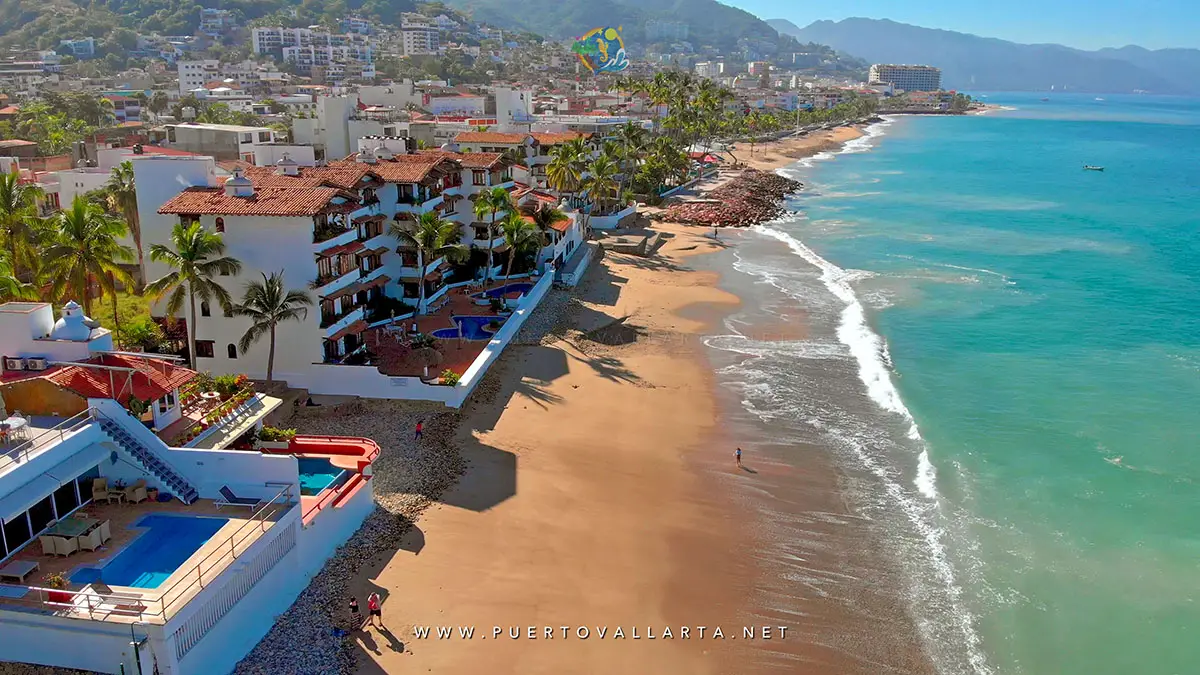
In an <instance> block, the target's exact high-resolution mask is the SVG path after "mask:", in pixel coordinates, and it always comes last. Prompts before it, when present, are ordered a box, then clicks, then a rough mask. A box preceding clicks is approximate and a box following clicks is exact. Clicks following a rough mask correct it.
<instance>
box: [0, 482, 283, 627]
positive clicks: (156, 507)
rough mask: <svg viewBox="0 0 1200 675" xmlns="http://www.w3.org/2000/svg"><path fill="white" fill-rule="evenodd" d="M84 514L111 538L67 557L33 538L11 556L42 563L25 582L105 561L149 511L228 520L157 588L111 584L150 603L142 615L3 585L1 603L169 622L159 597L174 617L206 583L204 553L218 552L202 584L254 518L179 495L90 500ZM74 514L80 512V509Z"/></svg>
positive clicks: (240, 545)
mask: <svg viewBox="0 0 1200 675" xmlns="http://www.w3.org/2000/svg"><path fill="white" fill-rule="evenodd" d="M286 511H287V508H286V507H284V506H282V505H280V506H279V507H278V508H277V509H276V511H275V513H273V514H272V515H271V516H270V517H268V518H267V519H266V520H267V522H269V523H273V522H275V521H276V520H278V518H279V517H280V516H282V515H283V514H284V513H286ZM81 512H83V513H86V514H87V517H89V518H95V519H97V520H102V521H103V520H108V521H110V523H111V528H112V539H110V540H109V541H108V542H107V543H106V544H104V546H101V547H100V548H98V549H96V550H95V551H85V550H80V551H79V552H77V553H73V554H71V555H70V556H67V557H65V558H63V557H59V556H47V555H43V554H42V547H41V543H40V542H39V541H38V540H37V539H34V540H33V541H32V542H30V543H29V544H28V545H27V546H26V547H25V548H24V549H22V550H21V552H20V553H18V554H17V555H15V556H13V558H12V560H31V561H35V562H37V563H38V568H39V569H38V571H37V572H35V573H34V574H32V575H30V577H29V578H28V580H27V581H26V583H27V585H30V586H36V587H44V586H45V582H44V581H43V577H44V576H45V575H47V574H50V573H52V572H57V573H59V574H62V575H63V576H66V577H68V579H69V578H70V575H71V573H72V572H73V571H74V570H75V569H76V568H78V567H80V566H100V565H102V564H103V563H104V561H105V560H107V559H109V558H112V557H113V556H115V555H117V554H118V553H120V552H121V550H123V549H124V548H125V547H126V546H128V545H129V543H130V542H132V541H133V540H134V539H135V538H136V537H137V536H138V535H139V534H141V533H142V532H143V531H144V530H142V529H141V528H136V527H134V523H136V522H137V521H138V520H140V519H141V518H142V517H143V516H145V515H148V514H152V513H167V514H172V513H173V514H181V515H192V516H221V517H223V518H228V519H229V522H228V523H226V524H225V525H224V526H223V527H222V528H221V529H220V530H218V531H217V533H216V534H215V535H213V537H212V538H211V539H209V540H208V541H207V542H205V544H204V545H203V546H201V547H200V548H199V550H197V551H196V552H195V553H194V554H193V555H192V556H191V557H190V558H188V559H187V561H185V562H184V563H183V565H181V566H179V568H177V569H176V570H175V572H173V573H172V574H171V576H169V577H168V578H167V579H166V580H165V581H164V582H163V583H162V584H161V585H159V587H158V588H130V587H124V586H112V588H113V590H114V591H117V592H119V593H121V594H130V595H137V596H139V602H140V603H141V604H144V605H145V607H146V608H145V610H144V613H141V614H139V613H137V612H132V611H128V610H125V611H122V612H119V613H106V612H105V611H104V610H95V609H94V610H93V611H91V612H89V611H87V610H86V609H82V608H79V609H75V608H71V607H48V606H46V605H43V604H42V603H41V602H39V601H38V599H37V598H38V594H37V593H36V592H31V593H29V594H28V597H27V598H22V597H15V598H14V597H11V595H12V591H13V588H12V587H11V586H5V587H0V590H2V591H5V593H4V594H3V595H0V607H3V606H4V605H6V604H10V603H11V604H15V605H21V606H25V607H29V606H30V605H33V606H37V607H41V608H46V609H53V610H54V613H55V614H57V615H59V616H71V617H76V618H90V619H95V620H104V621H116V622H120V623H134V622H141V623H154V624H162V623H165V621H164V620H163V617H161V616H159V613H160V612H161V607H162V605H161V604H160V601H165V602H166V603H167V605H168V615H170V614H171V613H174V612H177V611H179V610H180V609H181V608H182V607H183V605H184V603H186V601H187V600H188V599H189V598H191V597H192V596H194V595H195V594H196V593H198V592H199V591H200V590H201V589H202V587H201V586H200V585H198V584H197V583H196V581H197V580H198V578H199V577H200V575H198V574H197V572H196V565H197V564H198V563H200V561H202V560H205V556H208V555H209V554H214V553H215V554H216V555H213V556H212V557H210V558H208V559H207V560H205V564H204V571H203V574H202V577H203V581H204V583H207V582H209V581H211V580H212V579H213V578H215V577H217V576H218V575H219V574H221V572H222V571H224V570H225V568H226V567H228V566H229V563H230V562H232V560H233V558H232V557H231V556H230V555H229V554H230V550H231V546H230V538H231V537H232V536H233V535H234V534H238V532H239V529H240V528H242V526H243V525H245V524H246V523H247V522H249V521H250V518H249V516H250V513H248V510H247V509H245V508H234V507H225V508H222V509H218V508H217V506H216V504H215V503H214V502H213V501H212V500H210V499H201V500H199V501H197V502H196V503H194V504H191V505H190V506H189V505H187V504H184V503H182V502H180V501H179V500H175V499H173V500H171V501H170V502H165V503H162V502H149V501H146V502H142V503H141V504H111V505H110V504H99V505H96V504H89V505H87V506H85V507H84V508H83V509H81ZM75 515H79V512H77V513H76V514H75ZM263 531H264V530H263V529H262V528H261V527H249V528H246V530H244V531H242V532H241V533H240V534H238V537H237V540H236V544H234V546H233V551H234V552H235V553H237V554H239V555H240V554H241V553H242V552H243V551H245V550H246V548H248V547H249V546H250V545H252V544H253V543H254V542H255V541H256V540H257V539H258V538H259V537H260V536H262V534H263ZM189 574H190V577H191V578H190V580H187V579H185V578H186V577H188V576H189ZM84 588H85V586H84V585H81V584H70V585H69V586H68V588H67V590H69V591H82V590H84Z"/></svg>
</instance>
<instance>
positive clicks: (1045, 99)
mask: <svg viewBox="0 0 1200 675" xmlns="http://www.w3.org/2000/svg"><path fill="white" fill-rule="evenodd" d="M1049 100H1050V99H1048V98H1044V99H1042V101H1043V102H1045V101H1049Z"/></svg>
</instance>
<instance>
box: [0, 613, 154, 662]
mask: <svg viewBox="0 0 1200 675" xmlns="http://www.w3.org/2000/svg"><path fill="white" fill-rule="evenodd" d="M0 624H2V625H3V626H4V630H2V631H0V659H3V660H5V661H16V662H20V663H38V664H42V665H47V666H57V667H60V668H78V669H80V670H88V671H95V672H98V673H112V674H113V675H117V674H118V673H121V672H122V671H121V666H124V667H125V671H124V672H125V673H126V674H127V675H128V674H130V673H136V672H137V665H136V664H135V663H134V657H133V647H131V646H130V645H129V626H127V625H124V624H110V623H104V622H100V621H80V620H78V619H67V618H62V617H57V616H46V615H42V614H35V613H33V612H15V611H9V610H0ZM136 630H137V635H138V637H142V636H143V635H145V631H144V630H142V629H136Z"/></svg>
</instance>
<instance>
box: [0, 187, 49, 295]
mask: <svg viewBox="0 0 1200 675" xmlns="http://www.w3.org/2000/svg"><path fill="white" fill-rule="evenodd" d="M41 196H42V190H41V188H38V187H36V186H34V185H31V184H29V183H22V182H21V180H20V176H19V175H18V174H16V173H0V237H2V238H3V244H4V248H5V250H6V251H7V252H8V261H9V264H10V265H12V269H13V272H14V273H16V274H17V275H18V276H19V275H20V273H21V272H22V271H23V270H26V269H30V268H33V267H36V265H35V264H34V262H35V261H34V258H36V257H37V252H36V251H35V250H34V248H35V247H34V243H35V241H36V240H37V238H38V237H37V229H38V227H37V200H38V198H39V197H41Z"/></svg>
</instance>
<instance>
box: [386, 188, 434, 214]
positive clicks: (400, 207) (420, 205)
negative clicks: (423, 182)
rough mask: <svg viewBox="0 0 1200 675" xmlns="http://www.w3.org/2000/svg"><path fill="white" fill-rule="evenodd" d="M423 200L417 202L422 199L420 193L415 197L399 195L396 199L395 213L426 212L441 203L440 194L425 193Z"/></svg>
mask: <svg viewBox="0 0 1200 675" xmlns="http://www.w3.org/2000/svg"><path fill="white" fill-rule="evenodd" d="M423 198H424V199H425V201H423V202H418V200H419V199H422V196H421V195H417V196H415V197H400V198H399V199H397V200H396V213H416V214H420V213H427V212H429V211H430V210H432V209H434V208H436V207H437V205H438V204H441V203H442V195H441V194H440V193H439V194H435V195H425V196H424V197H423Z"/></svg>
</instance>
